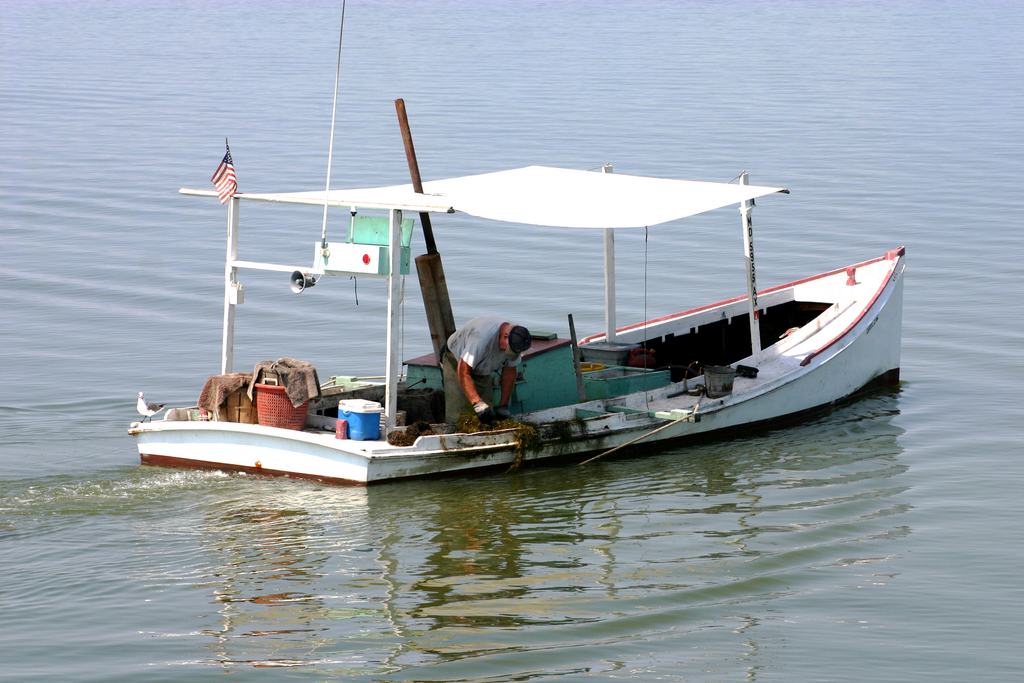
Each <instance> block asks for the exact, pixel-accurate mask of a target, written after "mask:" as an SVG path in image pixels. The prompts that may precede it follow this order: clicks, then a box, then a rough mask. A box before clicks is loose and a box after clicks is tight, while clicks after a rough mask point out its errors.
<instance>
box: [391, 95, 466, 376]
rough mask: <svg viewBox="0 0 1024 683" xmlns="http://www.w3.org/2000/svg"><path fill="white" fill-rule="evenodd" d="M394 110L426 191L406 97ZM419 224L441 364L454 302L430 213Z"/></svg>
mask: <svg viewBox="0 0 1024 683" xmlns="http://www.w3.org/2000/svg"><path fill="white" fill-rule="evenodd" d="M395 110H396V111H397V112H398V124H399V125H400V126H401V128H402V141H403V142H404V143H405V156H406V159H407V160H408V162H409V175H410V176H411V177H412V189H413V190H414V191H415V192H416V193H418V194H423V183H422V181H421V180H420V166H419V162H417V161H416V149H415V148H414V147H413V144H412V131H411V130H410V129H409V117H408V116H407V114H406V111H405V101H404V100H402V99H401V98H399V99H397V100H395ZM420 225H422V226H423V239H424V240H425V241H426V243H427V253H426V254H423V255H421V256H417V257H416V273H417V275H418V276H419V280H420V292H421V293H422V294H423V307H424V309H425V311H426V314H427V325H428V326H429V327H430V341H431V343H432V344H433V347H434V356H435V357H436V358H437V363H438V365H440V364H441V361H442V358H441V349H443V348H444V345H445V344H446V343H447V342H448V338H449V337H451V336H452V335H453V334H455V316H454V315H453V314H452V302H451V299H450V298H449V297H448V282H447V281H446V280H445V278H444V267H443V266H442V265H441V255H440V254H439V253H437V245H436V244H435V242H434V231H433V228H432V227H431V225H430V214H428V213H427V212H425V211H424V212H421V213H420Z"/></svg>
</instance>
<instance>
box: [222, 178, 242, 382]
mask: <svg viewBox="0 0 1024 683" xmlns="http://www.w3.org/2000/svg"><path fill="white" fill-rule="evenodd" d="M238 209H239V199H238V197H237V196H235V197H232V198H231V199H230V200H229V201H228V248H227V260H226V261H225V262H224V339H223V343H222V344H221V350H220V374H222V375H227V374H229V373H230V372H231V364H232V362H233V361H234V355H235V301H236V300H237V299H236V297H237V292H238V289H237V284H238V268H237V267H235V266H234V265H232V264H233V263H234V262H235V261H237V260H238Z"/></svg>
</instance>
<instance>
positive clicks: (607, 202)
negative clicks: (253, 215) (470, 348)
mask: <svg viewBox="0 0 1024 683" xmlns="http://www.w3.org/2000/svg"><path fill="white" fill-rule="evenodd" d="M423 192H424V193H423V194H417V193H416V192H414V191H413V189H412V185H394V186H391V187H375V188H368V189H360V190H331V191H330V193H329V197H328V204H330V205H332V206H345V207H349V206H358V207H363V208H381V209H403V210H406V211H416V212H423V211H428V212H441V213H451V212H452V211H461V212H463V213H467V214H469V215H471V216H478V217H480V218H489V219H492V220H498V221H506V222H510V223H526V224H529V225H545V226H553V227H566V228H634V227H644V226H650V225H658V224H659V223H665V222H667V221H671V220H675V219H677V218H685V217H686V216H693V215H695V214H698V213H703V212H705V211H710V210H712V209H717V208H720V207H723V206H729V205H731V204H738V203H740V202H742V201H744V200H747V199H754V198H756V197H761V196H764V195H766V194H772V193H774V192H784V193H788V192H789V190H786V189H785V188H781V187H760V186H757V185H740V184H729V183H707V182H698V181H693V180H669V179H666V178H649V177H644V176H632V175H624V174H620V173H594V172H590V171H578V170H572V169H566V168H552V167H549V166H528V167H526V168H518V169H514V170H511V171H499V172H497V173H484V174H482V175H472V176H463V177H461V178H449V179H448V180H434V181H430V182H425V183H423ZM182 193H185V194H204V195H205V194H216V193H212V192H208V191H203V190H182ZM238 196H239V197H240V198H242V199H253V200H257V201H267V202H282V203H289V204H318V205H323V203H324V193H323V192H322V191H320V192H288V193H280V194H240V195H238Z"/></svg>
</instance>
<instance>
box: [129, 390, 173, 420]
mask: <svg viewBox="0 0 1024 683" xmlns="http://www.w3.org/2000/svg"><path fill="white" fill-rule="evenodd" d="M165 405H167V404H166V403H159V404H157V403H149V402H148V401H146V397H145V396H143V395H142V392H141V391H140V392H139V402H138V403H136V404H135V409H136V410H138V411H139V415H145V416H146V417H153V416H154V415H156V414H157V413H159V412H160V411H161V410H163V409H164V406H165ZM142 421H143V422H145V421H146V418H145V417H144V418H142Z"/></svg>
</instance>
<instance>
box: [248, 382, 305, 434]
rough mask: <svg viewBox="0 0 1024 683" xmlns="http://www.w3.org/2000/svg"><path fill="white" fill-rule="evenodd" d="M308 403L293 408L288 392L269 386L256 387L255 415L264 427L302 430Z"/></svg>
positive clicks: (258, 385)
mask: <svg viewBox="0 0 1024 683" xmlns="http://www.w3.org/2000/svg"><path fill="white" fill-rule="evenodd" d="M307 412H309V401H306V402H305V403H303V404H302V405H300V406H298V407H295V406H293V405H292V402H291V399H289V398H288V390H287V389H285V388H284V387H275V386H272V385H270V384H257V385H256V415H257V418H258V419H259V423H260V424H261V425H263V426H264V427H277V428H279V429H294V430H302V428H303V427H305V426H306V413H307Z"/></svg>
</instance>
